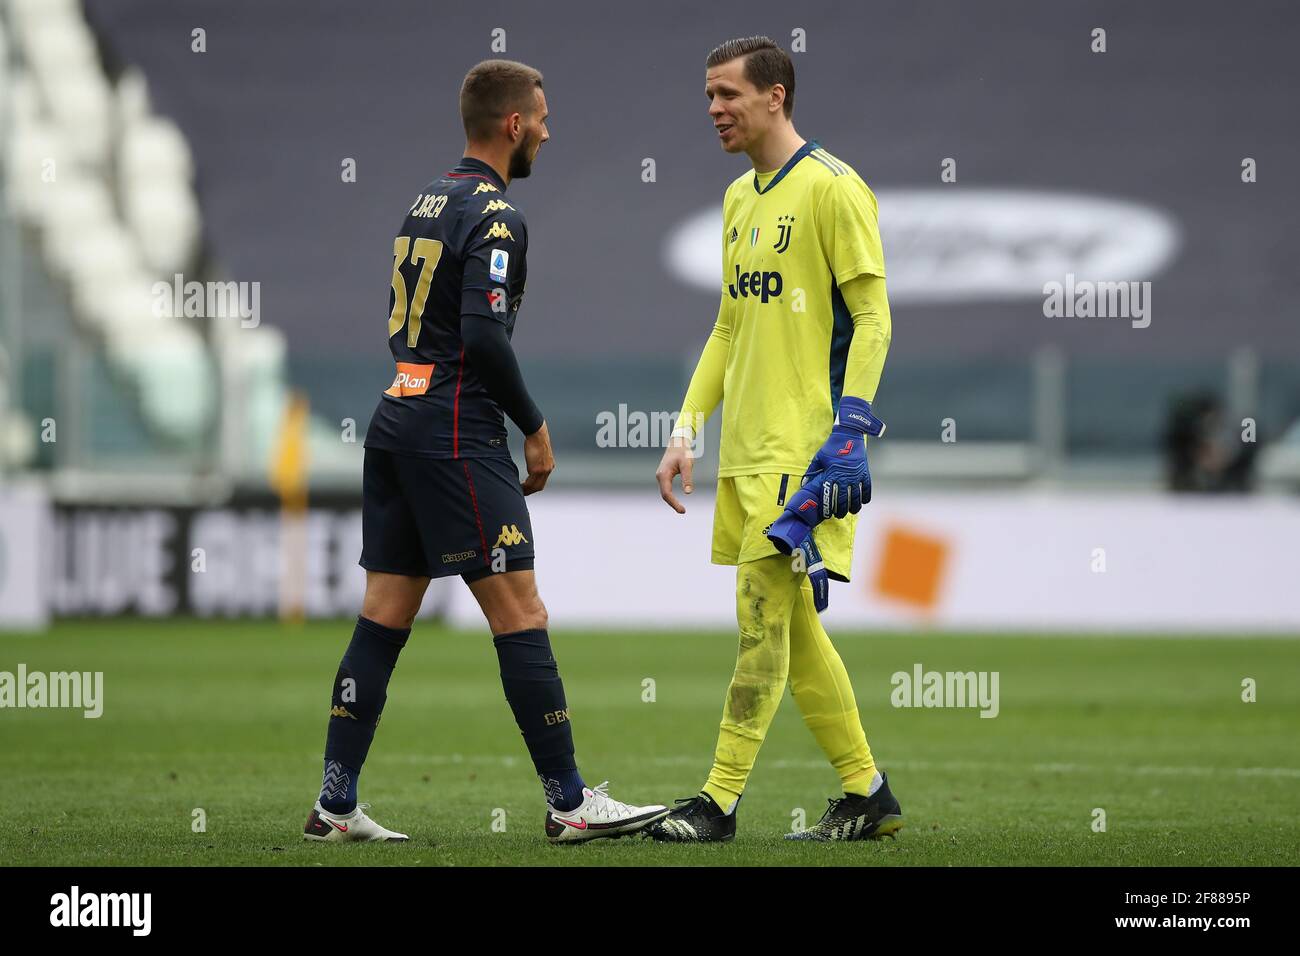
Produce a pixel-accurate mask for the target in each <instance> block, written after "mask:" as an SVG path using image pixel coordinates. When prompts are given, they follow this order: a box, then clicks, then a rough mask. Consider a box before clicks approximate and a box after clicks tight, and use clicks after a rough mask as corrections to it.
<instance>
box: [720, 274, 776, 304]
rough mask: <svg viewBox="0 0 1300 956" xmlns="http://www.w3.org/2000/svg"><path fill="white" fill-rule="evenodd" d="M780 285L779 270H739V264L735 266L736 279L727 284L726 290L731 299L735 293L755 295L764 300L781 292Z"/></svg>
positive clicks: (734, 296)
mask: <svg viewBox="0 0 1300 956" xmlns="http://www.w3.org/2000/svg"><path fill="white" fill-rule="evenodd" d="M782 285H783V282H782V280H781V273H779V272H741V271H740V266H736V281H735V282H734V283H732V284H731V285H729V286H727V291H728V292H729V293H731V297H732V298H733V299H734V298H736V296H737V295H743V296H751V295H757V296H761V297H762V299H763V301H764V302H766V301H767V300H768V299H771V298H775V297H777V296H779V295H780V294H781V288H782Z"/></svg>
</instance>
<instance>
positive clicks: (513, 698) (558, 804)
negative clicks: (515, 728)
mask: <svg viewBox="0 0 1300 956" xmlns="http://www.w3.org/2000/svg"><path fill="white" fill-rule="evenodd" d="M492 643H493V644H495V645H496V649H497V659H498V660H499V661H500V663H501V686H502V687H503V688H504V689H505V692H506V700H507V701H509V702H510V709H511V710H512V711H514V714H515V723H516V724H518V725H519V732H520V733H521V734H523V737H524V743H525V744H526V745H527V747H528V753H529V756H531V757H532V758H533V767H534V768H536V770H537V776H538V777H539V778H540V779H541V781H542V789H543V790H544V791H545V792H546V802H547V803H549V804H550V805H551V806H552V807H554V808H555V809H556V810H573V809H576V808H577V807H578V806H580V805H581V804H582V801H583V795H582V790H583V787H584V786H585V785H584V784H583V782H582V775H581V774H579V773H578V765H577V762H576V761H575V760H574V756H573V730H572V729H571V728H570V726H569V708H568V704H566V703H565V700H564V682H563V681H561V680H560V670H559V668H558V667H557V666H556V663H555V657H554V656H553V655H552V654H551V640H550V638H549V637H548V636H547V633H546V631H545V630H544V629H542V628H536V629H533V630H528V631H515V632H513V633H511V634H498V635H497V636H496V637H495V638H493V639H492Z"/></svg>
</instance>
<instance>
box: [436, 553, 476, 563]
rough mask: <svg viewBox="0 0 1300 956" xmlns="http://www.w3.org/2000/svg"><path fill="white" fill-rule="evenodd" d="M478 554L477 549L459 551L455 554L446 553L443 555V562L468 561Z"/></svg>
mask: <svg viewBox="0 0 1300 956" xmlns="http://www.w3.org/2000/svg"><path fill="white" fill-rule="evenodd" d="M477 554H478V552H477V551H457V552H455V553H454V554H444V555H443V556H442V563H443V564H455V563H456V562H458V561H468V560H469V559H470V558H472V557H474V556H475V555H477Z"/></svg>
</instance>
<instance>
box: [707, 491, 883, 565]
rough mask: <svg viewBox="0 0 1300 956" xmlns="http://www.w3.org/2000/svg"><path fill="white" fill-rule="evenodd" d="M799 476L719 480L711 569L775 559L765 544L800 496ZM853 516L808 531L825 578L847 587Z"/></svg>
mask: <svg viewBox="0 0 1300 956" xmlns="http://www.w3.org/2000/svg"><path fill="white" fill-rule="evenodd" d="M802 477H803V476H802V475H777V474H771V475H737V476H736V477H734V478H719V479H718V503H717V505H716V506H715V507H714V510H713V556H712V560H713V563H714V564H744V563H745V562H747V561H757V560H758V559H759V558H766V557H768V556H770V555H773V554H780V552H779V551H777V550H776V546H775V545H774V544H772V542H771V541H769V540H767V529H768V528H769V527H771V525H772V522H773V521H775V520H776V519H777V517H778V516H779V515H780V514H781V512H782V511H783V510H784V509H785V503H786V500H787V498H788V497H789V496H790V495H793V494H794V493H795V492H796V491H798V490H799V480H800V478H802ZM857 527H858V516H857V515H846V516H845V517H843V518H827V519H826V520H824V521H823V522H822V523H821V524H819V525H818V526H817V527H816V528H814V529H813V540H814V541H816V542H817V547H818V548H819V549H820V550H821V553H822V561H823V562H824V563H825V565H826V572H827V574H829V575H830V576H831V577H832V578H835V579H836V580H837V581H847V580H848V579H849V570H850V569H851V567H852V566H853V533H854V532H855V531H856V530H857Z"/></svg>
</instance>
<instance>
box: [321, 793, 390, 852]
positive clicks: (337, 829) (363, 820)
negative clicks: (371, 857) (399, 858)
mask: <svg viewBox="0 0 1300 956" xmlns="http://www.w3.org/2000/svg"><path fill="white" fill-rule="evenodd" d="M369 807H370V804H368V803H358V804H357V805H356V808H355V809H354V810H353V811H352V812H351V813H348V814H342V815H340V814H337V813H330V812H329V811H328V810H326V809H325V808H324V807H322V806H321V805H320V801H319V800H317V801H316V806H315V807H314V808H313V809H312V811H311V816H309V817H307V826H306V827H304V828H303V832H302V838H303V839H304V840H315V841H317V842H318V843H375V842H378V841H387V842H389V843H400V842H401V841H402V840H409V839H410V837H408V836H407V835H406V834H405V833H396V832H394V831H393V830H386V829H384V828H383V827H381V826H380V825H379V824H378V823H376V822H375V821H374V820H372V819H370V818H369V817H368V816H366V814H365V811H366V810H367V809H368V808H369Z"/></svg>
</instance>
